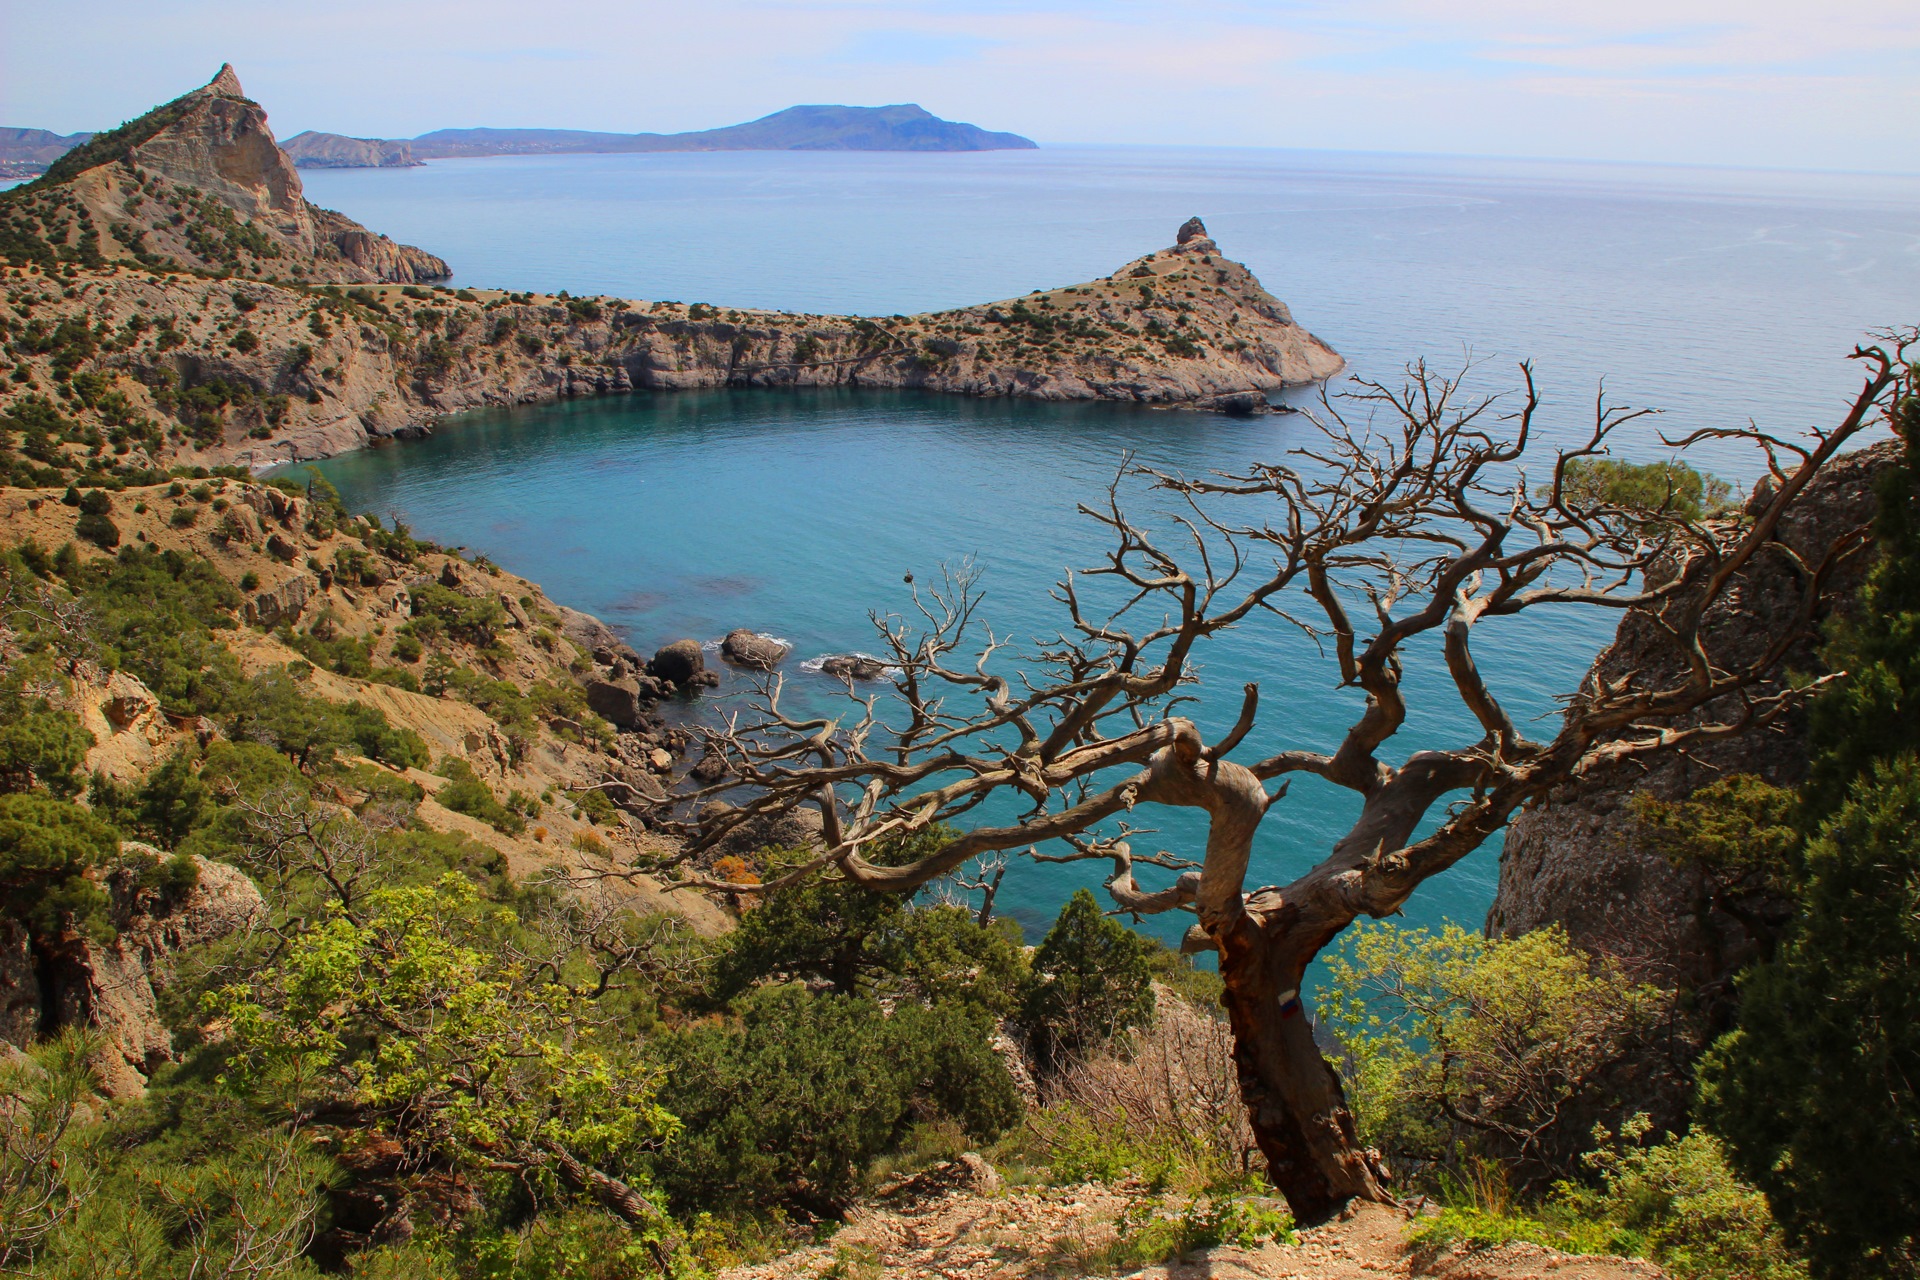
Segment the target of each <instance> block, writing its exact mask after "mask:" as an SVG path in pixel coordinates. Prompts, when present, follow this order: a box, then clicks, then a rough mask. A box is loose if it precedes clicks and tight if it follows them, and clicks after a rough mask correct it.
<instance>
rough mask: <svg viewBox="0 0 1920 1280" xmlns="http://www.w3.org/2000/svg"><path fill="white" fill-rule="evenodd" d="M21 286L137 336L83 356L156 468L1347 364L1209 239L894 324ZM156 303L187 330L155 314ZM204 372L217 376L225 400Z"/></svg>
mask: <svg viewBox="0 0 1920 1280" xmlns="http://www.w3.org/2000/svg"><path fill="white" fill-rule="evenodd" d="M320 225H321V226H322V227H325V226H326V224H325V222H324V221H322V222H321V223H320ZM330 234H334V235H335V236H336V239H335V243H336V244H337V245H338V246H339V251H340V252H341V254H342V255H343V259H342V260H343V261H345V262H351V263H353V264H354V265H356V266H357V267H358V268H359V269H361V270H364V271H366V272H367V273H368V274H375V273H381V272H392V271H396V270H397V269H398V268H399V267H400V266H402V265H404V264H403V262H402V261H397V260H394V259H392V258H390V257H388V256H387V255H389V254H391V253H392V251H393V246H392V242H391V241H385V240H382V239H380V238H378V237H374V236H371V235H370V234H368V233H366V232H364V231H360V230H359V229H357V228H352V227H351V224H348V226H347V228H346V229H342V230H340V231H337V232H333V233H330ZM6 284H7V286H8V287H9V288H10V289H13V290H16V291H17V296H19V297H20V298H21V299H22V300H23V302H24V304H25V305H27V306H28V307H29V309H30V312H31V314H32V315H33V316H34V318H35V319H37V320H41V321H44V322H45V324H46V325H47V326H48V327H50V328H51V327H53V326H56V325H58V324H59V322H60V320H61V319H62V318H64V317H66V316H69V315H73V316H78V315H81V314H85V315H86V316H88V317H89V323H90V324H93V325H95V326H98V325H101V324H104V325H105V326H106V327H107V329H108V330H110V331H114V332H116V333H117V334H118V335H120V336H119V337H116V338H113V339H110V340H108V341H107V342H106V343H105V344H102V346H101V347H99V348H98V349H96V351H95V354H93V355H91V356H90V357H89V358H88V359H87V361H86V362H85V364H84V366H83V367H85V368H86V369H89V370H92V371H95V372H98V373H100V374H101V375H102V376H104V377H105V378H107V379H108V380H109V383H110V385H111V386H112V387H113V389H114V390H115V391H116V392H117V393H118V394H119V395H120V396H121V397H123V398H124V401H125V403H126V408H125V409H124V410H123V411H121V412H122V416H125V417H130V418H132V419H133V420H136V421H137V420H140V419H141V418H143V417H146V418H149V419H150V420H152V421H156V422H159V423H161V424H163V425H165V426H166V429H165V430H164V431H163V432H157V433H151V434H149V435H148V436H147V437H146V438H145V439H144V440H143V441H142V442H140V443H139V444H138V445H137V447H136V448H135V449H134V450H132V451H130V452H129V454H128V455H127V458H126V460H127V461H128V462H129V463H131V464H135V465H139V464H143V463H146V462H156V463H157V462H166V463H171V462H189V463H197V464H204V465H214V464H220V463H239V464H242V465H253V466H266V465H269V464H270V463H273V462H285V461H288V460H289V459H292V458H311V457H319V456H325V455H328V454H332V453H340V452H344V451H346V450H350V449H355V448H359V447H361V446H363V445H365V444H366V443H368V442H369V441H370V440H373V439H377V438H380V437H384V436H391V435H395V434H407V433H410V432H416V431H420V430H423V429H425V427H426V424H428V423H430V422H431V421H432V420H433V419H434V418H437V417H439V416H441V415H443V414H447V413H451V412H456V411H459V410H463V409H470V408H477V407H480V406H483V405H500V404H520V403H530V402H534V401H540V400H549V399H555V398H558V397H561V396H572V395H595V394H604V393H612V392H628V391H635V390H645V389H660V390H669V389H678V388H698V387H724V386H756V387H815V386H867V387H912V388H921V389H925V390H930V391H943V392H949V393H954V394H963V395H981V396H1002V395H1006V396H1028V397H1033V398H1036V399H1045V400H1091V399H1106V400H1120V401H1128V402H1134V403H1143V404H1157V405H1198V406H1201V407H1212V408H1224V409H1228V410H1232V411H1258V410H1260V409H1263V408H1264V407H1265V404H1266V401H1265V395H1264V393H1265V392H1267V391H1269V390H1272V389H1275V388H1279V387H1283V386H1287V385H1292V384H1298V383H1307V382H1312V381H1317V380H1319V379H1321V378H1325V377H1328V376H1330V375H1331V374H1333V373H1335V372H1337V371H1338V370H1339V369H1340V368H1341V363H1342V362H1341V359H1340V357H1339V356H1338V355H1337V354H1335V353H1334V352H1333V351H1332V350H1331V349H1329V348H1328V347H1327V346H1326V345H1325V344H1324V343H1322V342H1320V341H1319V340H1318V339H1317V338H1315V337H1314V336H1313V335H1312V334H1310V333H1308V332H1307V331H1306V330H1305V329H1303V328H1301V327H1300V326H1299V325H1297V324H1295V323H1294V322H1293V317H1292V315H1291V313H1289V312H1288V310H1287V308H1286V306H1285V305H1284V304H1283V303H1281V302H1280V301H1279V300H1278V299H1276V298H1274V297H1273V296H1272V295H1271V294H1269V293H1267V291H1266V290H1265V289H1263V288H1261V286H1260V283H1259V281H1258V280H1256V279H1255V278H1254V276H1253V274H1252V273H1251V272H1249V271H1248V270H1247V269H1246V268H1245V267H1243V266H1241V265H1240V264H1239V263H1236V262H1232V261H1230V260H1228V259H1226V258H1224V257H1221V256H1220V253H1219V249H1218V247H1217V246H1216V245H1215V244H1214V242H1213V241H1212V240H1211V239H1209V238H1207V237H1206V236H1205V234H1204V232H1201V233H1197V234H1194V235H1190V236H1189V237H1188V239H1187V241H1186V242H1185V243H1184V244H1179V245H1176V246H1174V247H1173V248H1170V249H1164V250H1161V251H1160V252H1158V253H1154V254H1149V255H1147V256H1146V257H1144V258H1140V259H1137V260H1136V261H1135V262H1133V263H1130V264H1128V266H1126V267H1124V268H1122V269H1121V270H1120V271H1118V272H1116V273H1114V274H1113V275H1112V276H1109V277H1106V278H1104V279H1101V280H1095V281H1091V282H1089V283H1087V284H1083V285H1073V286H1069V287H1066V288H1062V289H1055V290H1053V291H1051V292H1049V293H1044V294H1032V295H1029V296H1027V297H1025V298H1019V299H1014V300H1011V301H1008V302H1002V303H993V304H988V305H984V306H976V307H966V308H961V309H959V310H955V311H945V312H936V313H932V314H928V315H921V316H911V317H904V318H898V319H893V318H889V319H885V320H872V319H865V318H861V317H854V316H824V315H795V314H788V313H783V312H773V311H741V310H735V309H725V308H718V307H711V306H706V305H704V304H696V305H693V306H685V305H682V304H679V303H641V302H627V301H623V300H617V299H604V298H602V299H580V298H574V299H562V298H555V297H536V296H529V295H524V294H522V295H514V297H512V298H509V297H508V296H506V295H502V294H499V293H497V292H485V291H483V292H481V293H472V292H468V291H464V290H463V291H462V292H461V294H459V295H455V294H453V293H450V292H447V291H444V290H441V291H435V292H432V293H429V292H427V291H424V290H420V289H412V290H411V293H412V295H413V296H411V297H409V296H408V295H407V293H406V292H403V290H402V289H401V288H398V287H394V286H385V287H381V288H375V289H368V290H355V291H352V292H351V293H350V294H339V295H336V296H328V295H316V294H315V293H313V292H311V291H307V290H299V289H290V288H286V287H283V286H280V285H274V284H270V283H265V282H258V281H255V282H245V283H239V284H236V282H233V281H213V280H205V279H198V278H192V277H183V276H161V277H155V276H152V275H149V274H146V273H143V272H135V271H125V270H115V271H103V272H100V273H97V274H93V275H88V276H85V277H83V278H81V279H80V280H78V281H77V282H76V283H75V287H74V288H73V290H72V293H73V296H72V297H68V296H66V294H67V291H66V290H64V289H61V290H58V291H56V289H55V288H53V287H52V286H51V285H50V284H49V283H47V282H46V281H45V280H44V279H43V278H42V277H36V276H29V275H26V274H25V273H23V272H11V273H7V279H6ZM516 299H518V300H516ZM157 316H166V317H169V318H170V319H169V327H168V328H166V329H164V330H163V329H157V328H153V327H150V321H151V319H152V318H153V317H157ZM243 334H244V335H245V336H244V337H243V336H242V335H243ZM21 357H22V363H23V364H24V365H25V367H26V369H27V377H26V378H25V380H16V381H9V382H8V383H7V384H5V386H4V388H0V407H4V404H5V402H6V400H8V399H10V398H18V397H22V396H27V395H35V394H39V395H44V394H46V393H47V392H48V390H49V389H50V387H51V386H52V385H53V384H55V383H56V382H57V381H58V380H59V365H60V362H61V361H63V360H67V361H69V362H70V360H71V357H70V356H69V355H68V354H67V353H64V352H62V351H60V350H57V349H43V350H41V351H38V352H29V351H25V350H23V351H22V353H21ZM195 388H218V389H219V394H220V395H221V397H222V404H221V405H220V406H219V407H216V408H209V407H208V405H207V404H206V403H205V398H204V396H188V395H187V394H186V393H189V392H192V391H193V390H194V389H195ZM66 411H67V412H69V413H73V414H75V415H76V416H77V417H79V418H80V419H81V420H82V421H83V422H84V421H85V420H86V415H87V412H88V411H87V410H86V409H85V408H84V406H82V405H79V404H73V403H69V404H68V405H67V406H66ZM101 425H102V427H103V429H108V430H110V429H111V428H112V425H113V424H112V423H110V422H103V423H102V424H101Z"/></svg>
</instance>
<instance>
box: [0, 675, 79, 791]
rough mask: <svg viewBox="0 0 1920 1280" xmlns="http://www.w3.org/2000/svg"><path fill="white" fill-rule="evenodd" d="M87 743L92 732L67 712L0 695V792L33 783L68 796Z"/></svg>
mask: <svg viewBox="0 0 1920 1280" xmlns="http://www.w3.org/2000/svg"><path fill="white" fill-rule="evenodd" d="M92 746H93V735H92V734H90V733H88V732H87V731H86V729H84V728H82V727H81V724H80V720H79V717H77V716H75V715H74V714H73V713H72V712H70V711H55V710H53V709H52V708H51V707H49V706H48V705H47V703H46V701H45V700H44V699H35V700H34V701H32V702H28V701H26V700H25V699H23V698H20V697H18V696H13V697H7V696H0V791H26V790H29V789H31V788H33V787H35V786H39V787H44V788H46V789H47V790H48V791H50V792H52V793H53V794H54V795H57V796H70V795H73V794H74V793H75V792H77V791H78V790H79V789H80V780H79V777H78V774H79V770H80V766H81V764H82V763H83V762H84V761H85V759H86V754H87V751H88V749H89V748H91V747H92Z"/></svg>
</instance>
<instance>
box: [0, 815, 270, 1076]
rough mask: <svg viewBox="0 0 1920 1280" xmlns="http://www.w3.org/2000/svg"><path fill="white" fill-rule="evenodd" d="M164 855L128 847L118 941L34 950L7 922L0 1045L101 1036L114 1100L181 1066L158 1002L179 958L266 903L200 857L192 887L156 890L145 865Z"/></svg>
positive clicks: (115, 910) (248, 885) (1, 959)
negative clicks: (80, 1032) (46, 1036)
mask: <svg viewBox="0 0 1920 1280" xmlns="http://www.w3.org/2000/svg"><path fill="white" fill-rule="evenodd" d="M164 856H165V855H163V854H160V853H159V852H158V851H157V850H154V849H152V848H150V847H148V846H145V845H139V844H128V845H126V846H124V849H123V857H125V858H126V859H127V861H126V863H125V865H123V866H122V867H120V868H119V869H117V870H114V871H112V872H110V873H109V874H107V875H106V876H105V877H104V887H105V888H106V890H107V893H108V896H109V898H110V899H111V903H112V905H111V907H110V909H109V912H108V916H109V919H110V921H111V923H112V926H113V932H114V936H113V937H112V938H111V940H101V939H96V938H88V937H78V936H76V937H72V938H69V939H67V940H65V942H64V943H63V944H61V945H44V944H43V945H38V946H36V945H34V944H32V943H30V942H29V940H28V938H27V936H26V934H25V932H24V930H22V929H21V928H20V927H19V926H18V925H17V924H15V923H13V922H11V921H7V920H0V1042H4V1043H7V1044H13V1045H28V1044H32V1043H34V1041H35V1040H36V1039H38V1038H39V1036H40V1035H41V1034H43V1033H45V1032H48V1031H52V1030H54V1029H57V1028H61V1027H86V1028H91V1029H93V1030H95V1031H98V1032H99V1033H100V1034H101V1037H102V1039H103V1041H104V1044H103V1047H102V1049H101V1052H100V1053H99V1054H97V1055H96V1056H95V1058H94V1062H93V1066H94V1070H95V1071H96V1072H97V1073H98V1075H99V1078H100V1082H101V1085H102V1086H103V1087H104V1089H105V1091H106V1092H107V1094H108V1096H110V1097H127V1096H130V1095H133V1094H137V1093H139V1092H140V1091H141V1090H142V1089H144V1088H145V1087H146V1081H147V1077H148V1076H150V1075H152V1074H153V1072H154V1071H155V1070H156V1069H157V1068H159V1067H160V1066H161V1065H162V1064H164V1063H168V1062H172V1061H174V1060H175V1058H176V1054H175V1050H174V1045H173V1040H172V1037H171V1036H170V1035H169V1034H168V1032H167V1030H166V1027H165V1025H164V1024H163V1023H162V1021H161V1017H160V1011H159V1001H160V997H161V995H162V993H164V992H165V991H166V989H167V987H168V986H169V985H171V984H172V982H173V981H174V978H175V960H176V957H178V956H179V955H180V954H181V953H182V952H185V951H188V950H190V949H192V948H194V947H196V946H199V945H200V944H202V943H206V942H210V941H213V940H216V939H219V938H224V937H228V936H230V935H232V934H235V933H238V932H240V931H241V930H244V929H246V928H247V927H249V926H250V925H251V924H252V923H253V922H254V921H255V920H257V919H259V918H260V917H261V916H263V915H264V913H265V910H266V903H265V900H264V899H262V898H261V896H260V891H259V890H258V889H256V888H255V887H254V885H253V882H252V881H251V880H249V879H247V877H246V876H245V875H243V874H242V873H241V872H239V871H238V870H236V869H234V868H233V867H229V866H226V865H224V864H222V863H218V862H209V861H207V860H206V859H205V858H199V857H195V858H193V859H192V862H193V868H194V883H193V884H192V885H191V887H188V888H184V889H178V890H171V891H169V890H166V889H163V888H158V887H155V886H154V885H152V884H150V883H148V879H147V878H146V877H143V876H142V875H141V874H140V872H139V870H138V867H139V866H140V865H141V864H142V863H145V864H147V865H152V864H155V863H157V862H158V861H159V860H160V859H161V858H163V857H164Z"/></svg>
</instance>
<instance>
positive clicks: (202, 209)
mask: <svg viewBox="0 0 1920 1280" xmlns="http://www.w3.org/2000/svg"><path fill="white" fill-rule="evenodd" d="M0 230H4V233H5V235H6V246H5V247H6V252H7V254H8V256H9V257H12V258H14V259H15V260H16V261H18V260H19V259H20V257H21V255H22V253H23V252H26V253H27V256H29V257H32V256H42V255H34V254H32V253H31V252H29V251H28V249H27V246H28V242H29V241H37V242H39V244H40V245H41V246H43V247H44V253H43V256H44V259H45V263H46V264H47V265H50V264H51V263H52V262H53V261H55V260H66V261H73V262H80V263H83V264H88V265H92V264H95V263H107V262H129V263H135V264H138V265H140V266H144V267H147V268H149V269H179V268H182V267H184V268H186V269H189V270H194V271H212V272H222V271H224V272H230V273H233V274H237V275H246V276H255V277H277V278H280V279H287V280H308V281H320V282H340V283H363V282H372V281H403V282H408V283H413V282H419V281H427V280H440V279H444V278H446V276H447V275H448V274H449V271H448V268H447V264H446V263H445V262H443V261H441V260H440V259H439V258H436V257H434V256H433V255H432V254H429V253H425V252H423V251H421V250H419V249H415V248H412V247H411V246H407V245H398V244H394V243H393V242H392V241H390V240H387V239H386V237H384V236H378V235H375V234H374V233H373V232H370V231H368V230H367V229H366V228H365V227H362V226H360V225H359V224H358V223H356V222H354V221H352V220H351V219H349V218H347V217H345V216H344V215H342V214H338V213H333V212H331V211H328V210H325V209H320V208H318V207H316V206H315V205H313V204H310V203H309V202H308V201H307V199H306V197H305V195H304V194H303V192H302V188H301V184H300V175H299V174H298V173H297V172H295V170H294V165H293V161H292V160H291V159H290V158H289V157H288V156H287V154H286V153H285V152H284V151H282V150H281V149H280V146H279V144H278V143H276V142H275V141H274V137H273V131H272V130H271V129H270V128H268V126H267V116H266V112H265V111H263V110H262V109H261V107H260V104H258V103H257V102H254V101H253V100H252V99H250V98H248V97H247V96H246V94H245V92H244V91H243V90H242V89H241V87H240V81H239V78H238V77H237V76H235V75H234V72H233V68H232V67H222V68H221V69H220V74H219V75H217V76H215V77H214V78H213V80H212V81H211V82H209V83H208V84H207V85H205V86H204V87H202V88H200V89H196V90H194V91H193V92H192V93H189V94H186V95H185V96H183V97H180V98H176V99H175V100H174V101H172V102H169V103H166V104H164V105H162V106H159V107H156V108H154V109H153V110H152V111H149V112H148V113H147V114H146V115H144V116H141V117H140V118H139V119H137V120H133V121H130V122H128V123H127V124H124V125H122V126H120V127H119V128H118V129H114V130H111V131H109V132H107V133H103V134H96V135H95V136H94V137H93V138H92V139H91V140H90V141H88V142H87V143H86V144H85V145H83V146H80V147H77V148H75V149H74V150H72V151H70V152H68V153H67V154H65V155H63V156H61V157H60V159H59V160H57V161H56V162H55V163H54V165H53V166H52V167H51V168H50V169H49V170H48V171H47V173H46V175H45V176H44V177H42V178H40V179H39V180H38V181H36V182H33V183H31V184H29V185H28V186H26V187H22V188H19V189H17V190H15V191H11V192H7V193H5V194H4V195H0Z"/></svg>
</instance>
